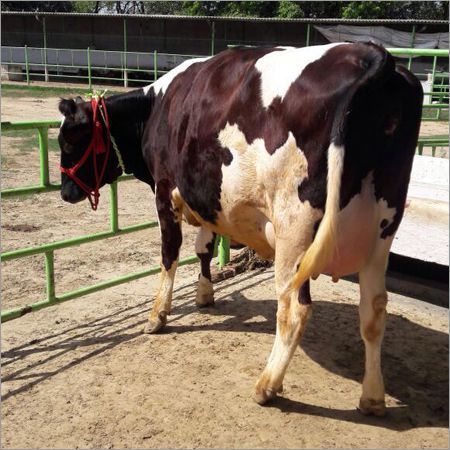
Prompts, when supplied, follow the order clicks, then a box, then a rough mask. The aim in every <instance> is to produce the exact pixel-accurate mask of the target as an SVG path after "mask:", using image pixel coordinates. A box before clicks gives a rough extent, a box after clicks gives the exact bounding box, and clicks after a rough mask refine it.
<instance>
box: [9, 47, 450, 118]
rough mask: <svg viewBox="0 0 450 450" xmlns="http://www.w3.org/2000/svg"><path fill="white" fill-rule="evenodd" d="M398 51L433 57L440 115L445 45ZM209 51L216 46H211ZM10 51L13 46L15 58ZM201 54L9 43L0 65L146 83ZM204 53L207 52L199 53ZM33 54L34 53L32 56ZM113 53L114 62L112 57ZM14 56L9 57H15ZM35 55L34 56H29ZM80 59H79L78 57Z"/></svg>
mask: <svg viewBox="0 0 450 450" xmlns="http://www.w3.org/2000/svg"><path fill="white" fill-rule="evenodd" d="M388 50H389V52H391V54H392V55H394V56H396V57H404V58H408V60H407V61H408V62H407V66H408V68H409V69H412V68H413V67H412V66H413V58H416V57H427V58H432V63H431V69H430V70H429V72H427V73H418V72H417V71H415V73H416V75H419V76H420V77H422V78H423V77H428V79H429V90H427V91H426V92H425V97H426V101H425V104H424V116H423V119H424V120H427V121H429V120H442V119H444V117H443V112H444V111H445V112H447V114H448V107H449V74H448V72H446V71H438V59H439V58H441V61H445V63H444V65H445V64H446V65H447V66H448V57H449V51H448V50H431V49H417V48H390V49H388ZM211 51H212V53H213V52H214V49H213V48H212V50H211ZM12 52H16V53H15V55H14V58H13V54H12ZM201 56H202V55H184V54H173V53H158V52H157V51H156V50H155V51H153V52H147V53H146V52H129V51H107V50H97V49H91V48H89V47H88V48H87V49H57V48H37V47H27V46H25V47H7V48H3V49H2V62H1V64H2V66H4V67H5V68H6V69H7V71H8V74H9V76H13V77H14V76H17V77H24V78H25V80H26V82H27V83H28V84H30V83H31V78H32V77H33V78H38V79H44V80H45V81H48V80H49V77H50V76H51V77H52V79H54V80H61V81H67V80H74V81H77V82H79V81H80V80H81V81H84V82H85V83H86V84H87V85H88V88H89V89H92V86H93V84H94V83H119V82H120V83H123V85H124V86H128V84H129V83H130V82H133V83H136V84H143V83H146V84H148V83H150V82H152V81H156V80H157V79H158V77H160V76H161V75H163V74H165V73H167V72H168V71H169V70H171V69H172V68H173V67H175V66H176V65H178V64H179V63H181V62H182V61H184V60H185V59H189V58H194V57H201ZM203 56H205V55H203ZM31 57H33V58H31ZM114 58H115V62H114V61H113V59H114ZM14 59H15V60H16V61H17V62H11V61H13V60H14ZM32 59H33V61H32ZM77 61H78V62H77Z"/></svg>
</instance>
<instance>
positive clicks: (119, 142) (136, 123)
mask: <svg viewBox="0 0 450 450" xmlns="http://www.w3.org/2000/svg"><path fill="white" fill-rule="evenodd" d="M152 103H153V101H152V98H151V97H149V96H146V95H145V94H144V92H143V90H142V89H136V90H134V91H131V92H127V93H125V94H119V95H113V96H111V97H108V99H107V100H106V107H107V109H108V115H109V120H110V127H111V128H110V132H111V135H112V136H113V139H114V141H115V144H116V145H115V147H116V152H117V151H118V152H120V155H121V158H122V161H123V164H124V166H125V171H126V173H132V174H133V175H134V176H135V177H136V178H138V179H139V180H141V181H144V182H145V183H147V184H149V185H151V186H152V188H153V187H154V182H153V178H152V176H151V174H150V172H149V171H148V168H147V165H146V163H145V161H144V158H143V156H142V135H143V133H144V127H145V124H146V122H147V120H148V118H149V116H150V113H151V110H152Z"/></svg>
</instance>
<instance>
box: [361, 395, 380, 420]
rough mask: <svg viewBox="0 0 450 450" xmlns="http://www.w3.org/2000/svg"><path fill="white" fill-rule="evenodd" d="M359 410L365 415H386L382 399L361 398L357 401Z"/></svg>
mask: <svg viewBox="0 0 450 450" xmlns="http://www.w3.org/2000/svg"><path fill="white" fill-rule="evenodd" d="M358 410H359V412H360V413H361V414H364V415H365V416H370V415H374V416H377V417H383V416H385V415H386V403H385V402H384V400H374V399H372V398H362V399H361V400H360V401H359V408H358Z"/></svg>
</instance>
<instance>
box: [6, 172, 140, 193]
mask: <svg viewBox="0 0 450 450" xmlns="http://www.w3.org/2000/svg"><path fill="white" fill-rule="evenodd" d="M128 180H134V177H133V175H122V176H120V177H119V178H118V179H117V181H118V182H119V181H128ZM59 189H61V184H54V183H49V184H48V185H46V186H40V185H36V186H26V187H23V188H11V189H4V190H3V191H1V196H2V198H4V199H5V198H13V197H18V196H21V195H30V194H41V193H43V192H54V191H58V190H59Z"/></svg>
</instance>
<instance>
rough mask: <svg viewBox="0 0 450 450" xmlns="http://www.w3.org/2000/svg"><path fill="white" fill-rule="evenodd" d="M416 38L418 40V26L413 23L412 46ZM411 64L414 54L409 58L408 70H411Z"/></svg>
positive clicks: (412, 46)
mask: <svg viewBox="0 0 450 450" xmlns="http://www.w3.org/2000/svg"><path fill="white" fill-rule="evenodd" d="M415 40H416V26H415V25H413V27H412V32H411V48H414V41H415ZM411 64H412V56H410V57H409V59H408V70H411Z"/></svg>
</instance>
